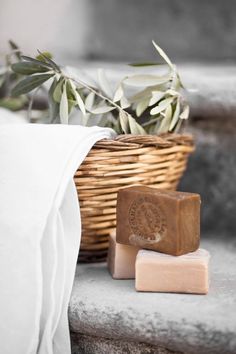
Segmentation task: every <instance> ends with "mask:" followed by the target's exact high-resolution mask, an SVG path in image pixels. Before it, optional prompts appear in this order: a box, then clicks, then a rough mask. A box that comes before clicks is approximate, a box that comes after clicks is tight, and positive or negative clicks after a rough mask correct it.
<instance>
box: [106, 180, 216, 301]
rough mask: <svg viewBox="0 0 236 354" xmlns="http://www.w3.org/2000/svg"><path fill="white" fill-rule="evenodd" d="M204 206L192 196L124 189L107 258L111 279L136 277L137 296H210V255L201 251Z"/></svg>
mask: <svg viewBox="0 0 236 354" xmlns="http://www.w3.org/2000/svg"><path fill="white" fill-rule="evenodd" d="M200 203H201V201H200V196H199V195H198V194H193V193H184V192H174V191H164V190H160V189H154V188H149V187H145V186H137V187H129V188H125V189H122V190H120V191H119V193H118V197H117V228H116V232H115V233H114V234H111V235H110V246H109V254H108V268H109V270H110V273H111V275H112V277H113V278H114V279H132V278H135V287H136V290H137V291H154V292H176V293H194V294H206V293H207V292H208V263H209V257H210V256H209V253H208V252H207V251H206V250H204V249H199V242H200Z"/></svg>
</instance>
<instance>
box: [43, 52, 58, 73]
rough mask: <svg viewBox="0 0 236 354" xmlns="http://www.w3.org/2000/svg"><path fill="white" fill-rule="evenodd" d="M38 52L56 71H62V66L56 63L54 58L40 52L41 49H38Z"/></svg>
mask: <svg viewBox="0 0 236 354" xmlns="http://www.w3.org/2000/svg"><path fill="white" fill-rule="evenodd" d="M38 53H39V54H40V56H41V57H42V58H43V59H44V62H45V63H47V64H48V65H50V66H51V67H52V68H53V69H54V70H55V71H57V72H58V73H60V72H61V69H60V67H59V66H58V65H57V64H56V63H55V61H53V60H52V59H50V58H49V57H48V56H47V55H45V54H44V53H42V52H40V50H38Z"/></svg>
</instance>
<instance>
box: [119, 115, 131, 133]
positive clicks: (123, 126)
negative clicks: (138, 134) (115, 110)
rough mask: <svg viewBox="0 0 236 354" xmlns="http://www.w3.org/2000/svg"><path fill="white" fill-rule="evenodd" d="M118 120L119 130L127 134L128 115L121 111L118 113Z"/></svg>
mask: <svg viewBox="0 0 236 354" xmlns="http://www.w3.org/2000/svg"><path fill="white" fill-rule="evenodd" d="M119 120H120V125H121V129H122V131H123V132H124V133H125V134H129V132H130V130H129V119H128V114H127V113H126V112H124V111H123V110H120V111H119Z"/></svg>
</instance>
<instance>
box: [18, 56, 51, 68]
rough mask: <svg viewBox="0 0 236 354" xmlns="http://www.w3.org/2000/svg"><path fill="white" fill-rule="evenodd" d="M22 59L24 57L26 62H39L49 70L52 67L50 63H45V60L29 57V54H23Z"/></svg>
mask: <svg viewBox="0 0 236 354" xmlns="http://www.w3.org/2000/svg"><path fill="white" fill-rule="evenodd" d="M21 59H23V60H24V61H26V62H30V63H33V64H38V65H40V66H44V67H45V68H47V69H48V70H50V69H52V67H51V66H50V65H49V64H47V63H45V62H44V61H41V60H38V59H34V58H31V57H28V56H27V55H21Z"/></svg>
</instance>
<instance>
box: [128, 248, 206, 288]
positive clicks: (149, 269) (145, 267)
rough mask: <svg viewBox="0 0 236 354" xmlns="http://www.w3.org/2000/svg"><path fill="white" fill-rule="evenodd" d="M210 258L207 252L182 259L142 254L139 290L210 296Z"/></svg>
mask: <svg viewBox="0 0 236 354" xmlns="http://www.w3.org/2000/svg"><path fill="white" fill-rule="evenodd" d="M209 258H210V255H209V253H208V252H207V251H206V250H204V249H198V250H197V251H195V252H191V253H187V254H185V255H182V256H171V255H167V254H163V253H158V252H154V251H147V250H140V251H139V252H138V255H137V258H136V282H135V286H136V290H137V291H154V292H166V293H169V292H173V293H192V294H207V292H208V288H209V284H208V283H209V282H208V263H209Z"/></svg>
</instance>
